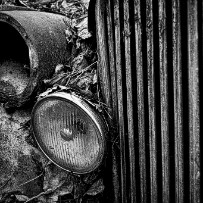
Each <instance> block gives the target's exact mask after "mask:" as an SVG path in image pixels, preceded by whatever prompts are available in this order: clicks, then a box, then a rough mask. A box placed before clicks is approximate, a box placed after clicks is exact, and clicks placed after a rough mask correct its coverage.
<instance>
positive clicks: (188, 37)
mask: <svg viewBox="0 0 203 203" xmlns="http://www.w3.org/2000/svg"><path fill="white" fill-rule="evenodd" d="M202 4H203V3H202V1H197V0H196V1H195V0H188V1H180V0H172V1H166V0H159V1H158V0H153V1H152V0H143V1H141V0H124V1H119V0H112V1H111V0H109V1H102V0H100V1H99V0H98V1H97V3H96V9H95V16H96V34H97V46H98V55H99V75H100V83H101V89H102V94H103V96H104V99H105V102H106V104H107V105H108V106H109V107H110V109H109V112H108V113H109V114H110V116H111V119H109V120H110V125H111V126H112V129H113V128H115V132H114V133H113V135H112V138H111V141H112V143H113V144H112V145H113V146H112V157H111V161H112V177H113V179H112V183H113V185H112V186H113V187H112V188H113V190H112V191H113V193H114V202H152V203H156V202H180V203H181V202H194V203H197V202H200V196H201V195H200V183H201V180H200V143H201V142H202V141H201V140H200V131H201V126H200V120H202V114H200V100H201V98H200V92H201V91H202V79H203V77H202V68H203V66H202V47H203V46H202V36H203V35H202V23H203V22H202ZM117 138H118V139H117ZM116 140H119V142H118V143H117V142H116Z"/></svg>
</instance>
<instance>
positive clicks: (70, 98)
mask: <svg viewBox="0 0 203 203" xmlns="http://www.w3.org/2000/svg"><path fill="white" fill-rule="evenodd" d="M50 99H56V100H60V101H64V102H67V103H70V104H72V105H74V106H76V108H78V109H80V110H82V111H83V112H84V113H85V114H86V115H87V116H88V117H89V118H90V119H91V120H92V123H94V125H95V126H96V129H97V131H98V133H99V135H100V137H98V141H99V145H100V149H101V150H100V153H99V154H98V157H97V160H96V162H95V163H93V164H92V165H90V166H89V167H87V168H84V169H75V168H74V167H71V166H70V165H68V164H67V166H64V165H63V166H62V165H61V164H59V163H57V161H55V160H54V158H51V157H50V156H49V155H48V153H47V152H46V150H45V149H43V147H42V146H41V143H40V142H39V141H38V138H37V136H39V135H37V132H36V129H35V112H36V110H37V108H38V107H39V106H40V105H41V103H43V102H44V101H46V100H50ZM31 126H32V131H33V135H34V138H35V141H36V143H37V145H38V147H39V149H40V150H41V151H42V153H43V154H44V155H45V156H46V157H47V158H48V159H49V160H50V161H51V162H53V163H54V164H55V165H57V166H58V167H59V168H61V169H63V170H65V171H67V172H71V173H74V174H78V175H82V174H87V173H91V172H92V171H95V170H96V169H97V168H99V166H100V165H101V164H102V162H103V159H104V156H105V151H106V138H105V137H106V134H107V126H106V123H105V121H104V119H103V118H102V116H100V115H99V112H97V111H96V110H95V109H94V108H92V107H91V106H90V105H89V104H88V103H87V102H85V101H84V100H82V99H81V98H80V97H79V96H77V95H76V94H74V93H67V92H55V93H50V94H49V95H46V96H45V97H43V98H40V99H39V100H38V101H37V102H36V104H35V105H34V107H33V109H32V113H31Z"/></svg>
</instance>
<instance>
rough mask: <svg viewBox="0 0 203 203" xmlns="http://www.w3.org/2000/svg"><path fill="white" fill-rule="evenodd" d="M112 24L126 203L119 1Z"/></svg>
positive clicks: (123, 195) (116, 1)
mask: <svg viewBox="0 0 203 203" xmlns="http://www.w3.org/2000/svg"><path fill="white" fill-rule="evenodd" d="M113 6H114V22H115V42H116V43H115V53H116V78H117V81H116V82H117V97H118V98H117V102H118V124H119V126H118V130H119V132H118V133H119V138H120V151H121V154H120V156H121V157H120V160H121V161H120V162H121V164H120V166H121V169H120V170H121V172H120V179H121V199H120V200H121V202H127V182H126V179H127V171H126V170H127V169H126V151H125V150H126V146H127V145H126V138H125V136H126V132H125V123H124V109H123V104H124V100H123V74H122V61H121V54H122V52H121V41H122V37H121V33H122V29H121V19H120V5H119V1H118V0H115V1H114V5H113Z"/></svg>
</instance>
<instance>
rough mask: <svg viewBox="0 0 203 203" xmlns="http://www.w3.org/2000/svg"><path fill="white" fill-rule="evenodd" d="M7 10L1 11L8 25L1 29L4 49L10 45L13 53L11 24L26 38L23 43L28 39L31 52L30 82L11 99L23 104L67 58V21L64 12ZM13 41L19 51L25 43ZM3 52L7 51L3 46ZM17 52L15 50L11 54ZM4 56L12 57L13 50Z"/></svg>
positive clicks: (9, 103) (0, 18) (11, 103)
mask: <svg viewBox="0 0 203 203" xmlns="http://www.w3.org/2000/svg"><path fill="white" fill-rule="evenodd" d="M3 10H4V11H0V23H1V24H0V25H1V26H4V29H3V27H2V29H3V30H2V31H1V33H4V34H1V35H3V36H4V38H3V39H2V38H1V39H0V40H4V41H5V42H4V43H1V44H2V45H1V49H4V48H5V49H10V51H11V53H12V44H9V41H10V40H12V34H9V33H8V35H9V36H10V39H8V38H7V29H6V28H7V27H8V29H9V26H10V27H12V28H14V30H16V31H17V32H18V33H19V34H20V36H21V37H22V39H23V40H22V43H23V41H24V43H25V44H26V46H27V48H28V53H26V54H27V56H26V55H25V56H24V57H25V58H26V57H27V58H28V60H29V64H26V65H28V66H29V68H30V73H29V82H28V84H27V86H26V88H25V90H24V91H23V92H21V93H19V94H17V95H16V96H14V97H12V98H10V99H9V101H7V106H8V107H10V106H11V107H13V106H21V105H22V104H23V103H25V102H26V101H27V100H28V99H29V97H30V95H31V94H32V93H33V91H34V90H35V89H36V87H40V85H41V84H42V80H43V79H44V78H48V77H50V76H51V74H53V72H54V68H55V66H56V65H57V64H59V63H64V62H65V61H67V59H68V57H69V53H68V50H67V44H66V37H65V29H66V24H65V21H64V16H62V15H57V14H52V13H45V12H38V11H27V10H20V9H19V10H8V11H5V9H3ZM6 26H7V27H6ZM8 32H9V31H8ZM13 37H15V35H14V36H13ZM13 43H14V45H13V46H14V47H13V49H14V50H15V51H16V55H19V53H18V52H19V50H21V44H17V45H18V47H15V41H13ZM3 44H4V45H3ZM8 44H9V46H10V47H9V48H8ZM22 46H23V44H22ZM1 53H3V51H2V50H1ZM14 55H15V53H13V55H12V56H11V57H13V56H14ZM14 57H15V56H14ZM4 58H5V60H6V58H9V50H8V52H7V56H5V57H4ZM4 58H2V57H1V62H4V61H3V60H4ZM10 60H12V58H11V59H10ZM16 60H17V61H16ZM15 62H18V58H15Z"/></svg>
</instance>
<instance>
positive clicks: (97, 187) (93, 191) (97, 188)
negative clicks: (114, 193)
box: [86, 179, 104, 196]
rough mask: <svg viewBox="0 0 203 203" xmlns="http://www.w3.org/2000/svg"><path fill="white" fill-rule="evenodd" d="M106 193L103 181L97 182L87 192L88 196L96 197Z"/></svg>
mask: <svg viewBox="0 0 203 203" xmlns="http://www.w3.org/2000/svg"><path fill="white" fill-rule="evenodd" d="M103 191H104V184H103V179H99V180H98V181H96V182H95V183H94V184H93V185H92V186H91V188H90V189H89V190H88V191H87V193H86V194H87V195H91V196H95V195H97V194H99V193H101V192H103Z"/></svg>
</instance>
